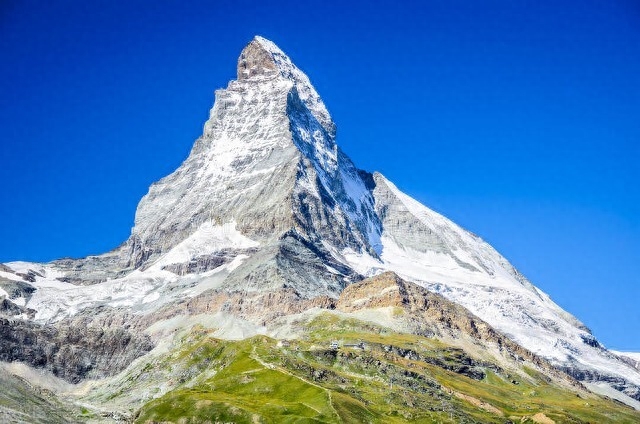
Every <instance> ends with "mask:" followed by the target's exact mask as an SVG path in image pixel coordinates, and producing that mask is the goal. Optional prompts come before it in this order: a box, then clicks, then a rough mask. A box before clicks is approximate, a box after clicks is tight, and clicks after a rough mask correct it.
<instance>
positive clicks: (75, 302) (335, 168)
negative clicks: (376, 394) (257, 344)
mask: <svg viewBox="0 0 640 424" xmlns="http://www.w3.org/2000/svg"><path fill="white" fill-rule="evenodd" d="M237 70H238V79H237V80H235V81H231V82H230V83H229V84H228V86H227V87H226V88H225V89H220V90H217V91H216V100H215V103H214V106H213V108H212V109H211V112H210V116H209V119H208V120H207V121H206V123H205V124H204V130H203V134H202V136H201V137H200V138H198V139H197V140H196V142H195V144H194V146H193V149H192V150H191V152H190V154H189V156H188V157H187V159H186V160H185V161H184V162H183V163H182V164H181V165H180V167H179V168H178V169H176V170H175V171H174V172H173V173H171V174H170V175H168V176H167V177H165V178H163V179H161V180H160V181H158V182H156V183H154V184H153V185H152V186H151V187H150V188H149V192H148V193H147V194H146V195H145V196H144V197H143V198H142V199H141V201H140V203H139V205H138V208H137V210H136V216H135V225H134V227H133V229H132V232H131V236H130V237H129V239H128V240H126V241H125V242H124V243H123V244H122V245H121V246H120V247H118V248H117V249H115V250H114V251H112V252H109V253H106V254H104V255H99V256H92V257H89V258H84V259H64V260H59V261H55V262H52V263H50V264H30V263H24V262H16V263H10V264H7V265H6V266H3V267H2V268H1V269H0V278H2V280H1V281H3V283H2V285H0V287H6V289H0V290H2V291H0V296H2V295H5V294H4V293H6V295H5V297H10V296H19V298H16V299H15V302H14V300H11V302H12V304H13V305H16V307H17V309H16V308H14V307H13V306H11V305H10V304H7V305H6V307H5V311H7V313H8V314H10V315H13V316H14V317H18V318H19V319H22V320H24V322H23V323H20V324H19V325H18V324H15V325H16V326H17V327H16V328H22V327H20V326H24V325H25V324H24V323H29V325H31V319H33V322H34V323H35V324H33V325H37V326H41V327H37V328H38V329H36V327H34V326H29V325H27V326H26V327H25V328H24V329H21V330H20V331H22V333H21V334H27V333H28V334H33V335H34V337H35V339H37V340H39V341H38V342H36V345H38V344H41V343H45V342H46V343H49V340H54V339H55V340H56V341H55V342H52V343H54V344H56V343H62V342H63V339H64V337H63V338H62V339H61V338H60V337H61V336H60V334H61V333H56V334H55V335H54V334H51V337H49V335H48V334H49V333H47V331H49V330H45V329H46V328H48V327H46V325H50V324H56V325H58V326H60V328H62V327H63V326H65V325H67V324H68V323H69V322H73V319H74V317H75V316H77V315H78V314H81V313H85V314H89V315H90V314H91V311H94V310H97V309H100V308H103V309H100V310H105V309H104V308H107V309H106V310H108V311H112V310H113V311H119V312H114V313H120V311H122V310H126V311H128V313H130V314H131V315H132V316H135V317H136V318H135V321H136V325H138V326H139V327H137V331H142V330H144V329H145V327H144V325H148V326H151V325H152V324H153V323H154V320H159V319H161V318H167V317H169V316H176V315H179V314H183V315H184V314H196V313H210V312H214V311H220V310H225V311H227V312H229V313H231V312H233V313H236V314H240V315H242V316H246V317H247V318H250V319H251V320H253V321H254V322H258V323H260V322H264V321H267V320H268V319H270V318H273V317H275V316H278V315H280V314H282V313H283V311H288V312H291V313H295V312H299V311H300V308H303V307H307V306H313V305H316V304H322V305H329V304H332V302H333V303H335V302H336V300H337V299H338V297H339V296H340V293H341V292H342V291H343V290H344V289H345V287H347V290H355V288H354V289H351V288H348V287H349V285H350V284H353V283H355V282H358V281H360V280H362V279H363V278H365V277H370V276H375V275H377V274H380V273H382V272H384V271H393V272H395V273H396V274H397V275H399V276H400V277H402V278H403V279H404V280H407V281H411V282H413V283H415V284H417V285H419V286H421V287H423V288H427V289H429V290H430V291H432V292H435V293H439V294H440V295H442V296H443V298H446V299H448V300H449V301H453V302H455V303H456V304H458V305H461V306H463V307H465V308H467V309H469V310H470V311H471V313H472V315H473V316H476V317H479V319H482V320H484V321H486V322H487V323H488V325H490V327H482V326H478V324H477V322H476V321H474V320H473V319H471V318H468V319H466V320H465V319H462V318H454V315H455V314H456V313H458V312H460V311H457V310H456V309H455V307H449V306H447V307H446V308H444V309H443V308H437V309H430V305H431V304H432V303H433V302H435V304H438V302H441V301H442V298H440V297H433V296H432V295H427V294H424V293H422V292H421V293H418V292H416V291H415V290H413V289H412V288H409V286H407V285H404V286H403V285H402V284H397V285H396V287H397V289H395V288H394V289H393V290H394V291H389V292H388V294H386V295H384V296H387V295H388V296H392V297H391V298H386V297H384V296H382V297H381V295H380V294H378V295H376V296H373V297H371V299H370V300H367V302H369V301H370V302H390V301H398V302H401V303H402V302H405V301H406V302H408V304H410V305H412V307H413V308H417V309H420V308H424V311H423V313H424V314H427V315H428V314H430V313H431V312H434V311H440V312H438V313H441V314H443V315H441V316H437V317H436V316H430V318H433V319H436V321H437V322H444V323H447V322H448V320H449V319H450V320H451V327H450V328H449V329H448V330H447V329H446V328H445V327H434V328H430V329H429V328H424V331H433V332H436V331H439V332H444V333H448V332H451V331H454V332H455V331H477V332H478V337H480V336H482V334H485V333H483V332H486V337H489V336H490V333H491V331H498V332H501V333H504V334H505V335H506V336H508V338H509V339H511V340H513V341H515V342H516V343H518V344H519V345H521V346H523V347H524V348H527V349H529V350H530V351H532V352H533V353H534V354H535V355H538V356H540V357H544V358H546V359H548V360H549V361H550V362H551V363H553V364H554V365H555V366H557V367H561V368H562V369H564V370H566V371H567V372H569V373H571V374H572V375H575V376H578V377H579V378H584V379H593V380H597V381H614V380H615V381H616V384H615V386H616V387H617V388H618V389H622V390H623V391H624V392H625V393H627V394H629V395H631V396H634V397H636V398H639V397H640V396H639V395H638V388H639V387H640V373H638V371H637V370H636V369H634V368H633V367H631V366H630V365H628V364H627V363H625V362H623V361H622V360H620V359H619V358H618V357H617V356H615V355H612V354H610V353H608V352H607V351H606V349H604V348H602V347H601V346H600V345H599V344H598V343H597V340H595V338H594V337H593V336H592V335H591V334H590V332H589V330H588V329H587V328H586V327H585V326H584V325H583V324H581V323H580V322H579V321H578V320H577V319H576V318H574V317H573V316H571V315H570V314H569V313H567V312H566V311H564V310H562V309H561V308H560V307H559V306H557V305H556V304H555V303H553V302H552V301H551V299H550V298H549V297H548V296H547V295H546V294H544V293H542V292H541V291H540V290H538V289H537V288H536V287H535V286H533V285H532V284H531V283H530V282H529V281H528V280H527V279H526V278H525V277H524V276H522V275H521V274H520V273H519V272H518V271H517V270H516V269H515V268H514V267H513V266H512V265H511V264H509V262H508V261H507V260H506V259H505V258H504V257H502V256H501V255H500V254H499V253H498V252H496V251H495V250H494V249H493V248H492V247H491V246H489V245H488V244H487V243H485V242H484V241H483V240H481V239H480V238H478V237H477V236H475V235H473V234H471V233H469V232H467V231H465V230H464V229H462V228H460V227H459V226H457V225H456V224H455V223H453V222H451V221H450V220H448V219H446V218H445V217H443V216H442V215H439V214H437V213H436V212H434V211H432V210H430V209H428V208H426V207H425V206H423V205H421V204H420V203H418V202H417V201H415V200H414V199H412V198H410V197H409V196H407V195H406V194H404V193H402V192H401V191H400V190H398V188H396V187H395V186H394V185H393V183H391V182H390V181H388V180H387V179H386V178H385V177H384V176H382V175H381V174H379V173H373V174H372V173H368V172H365V171H362V170H359V169H357V167H356V166H355V165H354V164H353V163H352V161H351V160H350V159H349V158H348V157H347V156H346V155H345V154H344V153H343V152H342V151H341V150H340V148H339V147H338V146H337V144H336V127H335V124H334V123H333V121H332V119H331V116H330V115H329V112H328V111H327V108H326V107H325V105H324V103H323V102H322V100H321V98H320V96H319V95H318V93H317V92H316V90H315V89H314V87H313V85H312V84H311V83H310V81H309V79H308V77H307V76H306V75H305V74H304V73H303V72H302V71H300V69H298V68H297V67H296V66H295V65H294V64H293V63H292V61H291V60H290V59H289V57H288V56H287V55H285V54H284V53H283V52H282V50H280V49H279V48H278V47H277V46H276V45H275V44H273V43H272V42H271V41H269V40H266V39H264V38H262V37H256V38H255V39H254V40H253V41H251V42H250V43H249V44H248V45H247V46H246V47H245V49H244V50H243V51H242V53H241V55H240V57H239V59H238V64H237ZM29 287H33V288H34V290H33V291H31V289H30V288H29ZM356 287H357V286H356ZM374 287H375V286H374ZM401 287H404V288H401ZM411 287H413V286H411ZM372 290H374V291H375V289H372ZM381 290H382V291H384V290H386V288H381ZM16 293H18V294H16ZM347 293H349V291H348V292H347ZM385 293H387V292H385ZM394 296H395V297H394ZM407 296H408V297H407ZM18 299H21V300H18ZM222 299H224V300H222ZM317 299H321V300H317ZM16 302H17V303H16ZM314 302H315V303H314ZM288 303H290V304H291V305H287V304H288ZM265 304H266V305H269V307H268V308H265V307H264V305H265ZM402 304H403V305H404V303H402ZM185 305H187V306H188V308H187V309H184V307H185ZM300 305H302V306H300ZM442 305H443V304H441V305H440V306H442ZM338 307H345V308H351V307H355V306H354V305H351V306H349V305H347V304H340V303H338ZM21 308H22V309H21ZM28 311H32V312H28ZM442 311H449V312H447V313H446V314H445V313H444V312H442ZM456 311H457V312H456ZM434 313H435V312H434ZM427 315H425V318H426V317H427ZM30 316H31V317H30ZM461 316H463V317H466V316H467V315H464V314H463V315H461ZM143 323H146V324H143ZM473 323H475V324H473ZM418 324H419V323H416V325H418ZM12 325H14V324H11V323H8V324H7V326H6V328H11V326H12ZM443 325H444V324H443ZM474 325H475V330H474ZM489 328H491V329H495V330H489ZM483 329H484V330H483ZM445 330H446V331H445ZM7 331H8V330H7ZM25 332H27V333H25ZM29 332H32V333H29ZM36 333H38V334H46V336H44V338H39V337H36ZM444 333H443V334H444ZM92 337H93V336H92ZM114 337H117V338H118V340H124V339H123V337H124V338H126V337H127V336H126V335H122V334H120V335H116V336H114ZM482 337H484V336H482ZM492 337H493V336H492ZM496 337H497V336H496ZM89 339H90V340H88V341H87V343H88V345H86V346H82V347H81V350H82V349H86V350H87V352H88V351H92V350H96V349H97V350H100V349H101V348H100V347H99V346H98V345H96V344H95V343H98V344H99V343H100V342H99V341H98V340H97V339H96V340H94V339H95V338H94V339H92V338H91V337H90V338H89ZM98 339H100V338H99V337H98ZM132 340H134V339H132ZM135 340H137V341H135V343H134V345H135V348H131V347H130V346H129V344H127V343H125V344H127V347H125V348H123V350H122V351H121V352H122V354H123V355H124V356H123V357H124V358H126V360H131V359H132V358H134V357H136V355H138V354H142V353H143V352H144V350H145V349H146V348H147V347H148V346H147V344H146V343H147V342H146V341H144V340H138V339H135ZM505 340H506V339H505ZM41 341H42V342H41ZM114 342H115V343H117V341H115V340H114ZM0 343H4V344H5V345H6V346H9V345H10V343H9V342H6V341H3V342H0ZM7 343H9V344H7ZM20 343H26V345H30V344H29V343H27V341H26V338H25V339H24V340H22V341H20ZM503 343H506V342H503ZM6 346H5V351H6V349H8V348H6ZM11 349H12V348H11ZM11 349H9V350H11ZM34 349H36V351H37V350H38V349H40V348H39V347H37V346H36V347H34ZM129 349H133V350H132V351H133V352H135V353H134V354H131V355H129V353H128V352H129ZM111 353H113V354H116V352H115V351H114V352H111ZM111 353H109V352H106V351H105V355H106V356H105V357H108V355H109V354H111ZM29 355H30V354H29ZM88 355H89V356H88V357H89V358H91V361H93V362H92V363H94V362H95V363H96V364H98V363H100V361H101V359H99V358H97V357H95V358H94V357H92V356H91V354H88ZM127 355H129V356H127ZM27 356H28V355H27V354H26V353H25V352H23V353H20V354H15V355H14V356H11V358H12V359H15V360H20V359H21V358H22V360H27V362H30V363H34V361H31V360H30V359H28V358H27ZM36 356H37V355H36ZM25 358H27V359H25ZM35 362H37V361H35ZM54 362H55V361H54ZM63 362H64V363H65V364H69V363H70V362H69V361H67V360H65V361H63ZM37 363H38V364H40V362H37ZM46 363H47V364H49V363H50V362H49V360H47V361H46ZM71 363H73V361H71ZM69 367H70V370H66V371H64V372H63V374H64V375H68V376H70V377H68V378H70V379H71V380H74V379H76V378H82V377H83V375H82V373H79V372H75V371H73V368H74V367H75V365H70V366H69ZM98 368H99V367H98ZM96 369H97V368H96ZM96 372H97V371H96ZM105 373H108V372H106V371H105ZM619 379H622V381H623V382H624V383H620V380H619Z"/></svg>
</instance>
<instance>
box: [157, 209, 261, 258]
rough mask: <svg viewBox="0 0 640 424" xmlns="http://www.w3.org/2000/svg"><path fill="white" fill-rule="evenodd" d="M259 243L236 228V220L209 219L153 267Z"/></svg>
mask: <svg viewBox="0 0 640 424" xmlns="http://www.w3.org/2000/svg"><path fill="white" fill-rule="evenodd" d="M259 244H260V243H258V242H256V241H254V240H251V239H250V238H248V237H245V236H244V235H242V234H241V233H240V232H239V231H238V230H237V229H236V222H235V221H231V222H229V223H225V224H222V225H213V224H212V223H211V222H210V221H207V222H205V223H204V224H202V225H201V226H200V227H199V228H198V229H197V230H196V231H195V232H193V234H191V235H190V236H189V237H187V238H186V239H185V240H183V241H182V242H180V243H179V244H178V245H177V246H175V247H174V248H172V249H171V250H170V251H169V252H167V253H166V254H165V255H164V256H162V257H161V258H160V259H159V260H158V261H156V262H155V263H154V264H153V266H152V267H151V269H155V270H159V269H162V267H164V266H166V265H170V264H180V263H185V262H189V261H190V260H191V259H193V258H196V257H198V256H202V255H208V254H211V253H213V252H217V251H220V250H222V249H224V248H233V249H246V248H251V247H257V246H258V245H259Z"/></svg>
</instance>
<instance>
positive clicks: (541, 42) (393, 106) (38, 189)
mask: <svg viewBox="0 0 640 424" xmlns="http://www.w3.org/2000/svg"><path fill="white" fill-rule="evenodd" d="M480 3H481V4H480ZM255 34H260V35H263V36H265V37H267V38H270V39H272V40H273V41H274V42H275V43H276V44H278V45H279V46H280V47H281V48H282V49H283V50H284V51H285V52H287V53H288V54H289V55H290V56H291V57H292V59H293V61H294V62H295V63H296V64H298V66H300V67H301V68H302V69H303V70H304V71H305V72H306V73H307V74H308V75H309V76H310V78H311V80H312V82H313V83H314V85H315V86H316V88H317V89H318V91H319V93H320V94H321V96H322V97H323V98H324V100H325V102H326V104H327V106H328V108H329V110H330V111H331V113H332V115H333V117H334V119H335V121H336V123H337V125H338V143H339V144H340V145H341V147H342V148H343V150H345V151H346V152H347V154H349V155H350V156H351V157H352V159H353V160H354V161H355V162H356V164H358V165H359V166H360V167H361V168H364V169H367V170H370V171H373V170H379V171H381V172H382V173H384V174H385V175H386V176H387V177H388V178H390V179H391V180H392V181H394V182H395V183H396V184H397V185H398V186H399V187H400V188H401V189H403V190H404V191H406V192H407V193H409V194H411V195H412V196H414V197H416V198H417V199H419V200H420V201H422V202H423V203H425V204H427V205H428V206H430V207H432V208H433V209H435V210H437V211H439V212H442V213H443V214H445V215H446V216H448V217H450V218H452V219H453V220H454V221H456V222H457V223H459V224H461V225H462V226H464V227H465V228H467V229H469V230H471V231H473V232H474V233H476V234H479V235H480V236H481V237H483V238H484V239H485V240H487V241H488V242H490V243H491V244H493V245H494V246H495V247H496V248H497V249H498V250H499V251H500V252H501V253H503V254H504V255H505V256H506V257H507V258H508V259H509V260H511V261H512V262H513V264H514V265H515V266H516V267H518V268H519V269H520V270H521V271H522V272H523V273H524V274H525V275H527V276H528V277H529V278H530V279H531V280H532V281H533V282H534V284H536V285H537V286H539V287H541V288H542V289H543V290H545V291H547V292H548V293H550V294H551V296H552V298H553V299H554V300H555V301H556V302H557V303H559V304H560V305H561V306H563V307H564V308H566V309H567V310H568V311H570V312H572V313H574V314H575V315H576V316H577V317H578V318H580V319H581V320H583V321H584V322H585V323H586V324H587V325H588V326H589V327H590V328H592V329H593V330H594V333H595V335H596V336H597V337H598V338H599V339H600V340H601V341H602V342H603V343H604V344H605V345H607V346H608V347H611V348H617V349H627V350H636V351H640V330H639V329H640V307H639V303H640V284H639V283H640V281H639V275H640V188H639V184H638V182H639V181H640V178H639V177H640V166H638V160H639V159H640V143H639V142H640V6H639V4H638V2H637V1H634V0H617V1H616V0H610V1H590V0H582V1H557V0H555V1H544V0H543V1H524V0H523V1H512V0H504V1H483V2H477V1H470V0H469V1H455V0H453V1H451V0H446V1H445V0H443V1H416V2H413V3H411V2H404V1H397V0H395V1H388V2H384V1H367V2H360V3H358V2H353V1H352V2H330V1H318V2H306V1H292V2H254V1H248V2H245V1H238V0H234V1H215V2H205V1H162V0H156V1H145V2H142V1H135V0H133V1H97V0H95V1H86V0H83V1H64V0H62V1H56V2H43V1H28V0H3V1H0V58H1V65H0V137H1V139H0V140H1V143H0V159H1V164H2V166H1V167H0V199H1V203H0V261H10V260H31V261H47V260H52V259H55V258H58V257H63V256H76V257H77V256H84V255H87V254H96V253H101V252H104V251H106V250H109V249H111V248H113V247H115V246H117V245H118V244H120V243H121V242H122V241H124V240H125V239H126V238H127V236H128V234H129V231H130V228H131V226H132V225H133V217H134V211H135V207H136V204H137V202H138V200H139V199H140V197H141V196H142V195H144V194H145V193H146V191H147V188H148V186H149V184H151V183H152V182H153V181H155V180H157V179H159V178H160V177H162V176H164V175H166V174H168V173H169V172H171V171H172V170H173V169H175V168H176V167H177V166H178V165H179V164H180V163H181V161H182V160H184V158H185V157H186V156H187V154H188V152H189V150H190V148H191V145H192V143H193V141H194V140H195V139H196V138H197V137H198V136H199V135H200V132H201V129H202V124H203V123H204V121H205V120H206V118H207V116H208V111H209V108H210V107H211V104H212V101H213V90H214V89H216V88H220V87H223V86H226V84H227V82H228V81H229V80H230V79H232V78H234V76H235V65H236V59H237V56H238V54H239V53H240V50H241V49H242V47H243V46H244V45H245V44H246V43H247V42H248V41H249V40H250V39H251V38H252V37H253V36H254V35H255Z"/></svg>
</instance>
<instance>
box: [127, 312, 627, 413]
mask: <svg viewBox="0 0 640 424" xmlns="http://www.w3.org/2000/svg"><path fill="white" fill-rule="evenodd" d="M306 330H307V331H306V336H305V337H304V338H303V339H302V340H296V341H294V342H292V344H291V346H290V347H287V348H281V347H278V346H277V345H276V341H275V340H273V339H270V338H268V337H265V336H256V337H253V338H250V339H246V340H242V341H222V340H217V339H215V338H212V337H210V336H209V333H208V332H207V331H206V330H203V329H196V330H195V331H193V332H192V333H191V334H190V335H189V336H188V337H187V338H185V339H184V340H183V342H182V345H181V346H180V348H179V349H177V350H176V351H174V352H171V353H170V354H168V355H166V356H165V357H164V358H162V359H161V360H158V361H157V363H154V364H152V366H145V367H144V369H145V370H146V371H145V372H157V370H158V369H164V370H166V369H169V368H170V369H172V371H173V372H175V373H177V374H178V375H180V376H181V378H180V380H179V384H176V385H175V387H174V388H173V389H172V390H170V391H168V392H167V393H165V394H164V395H163V396H160V397H159V398H157V399H154V400H152V401H150V402H148V403H147V404H145V405H144V406H143V407H142V408H141V409H140V411H138V413H137V417H136V422H138V423H146V422H174V423H210V422H234V423H243V422H247V423H293V422H295V423H305V422H309V423H337V422H344V423H366V422H371V423H402V422H424V423H460V422H480V423H504V422H506V421H507V420H508V419H511V420H512V421H514V422H520V421H521V420H524V421H523V422H526V421H527V420H528V418H529V417H531V416H532V415H534V414H535V413H538V412H542V413H544V414H545V415H546V416H547V417H549V418H551V419H553V420H555V421H556V422H558V423H565V422H566V423H586V422H591V423H603V422H620V423H633V422H640V414H639V413H638V412H637V411H634V410H632V409H630V408H627V407H624V406H621V405H618V404H616V403H614V402H611V401H608V400H605V399H603V398H599V397H597V396H595V395H589V396H588V398H585V397H584V395H581V396H580V397H579V396H577V394H576V393H575V392H573V391H570V390H567V389H564V388H562V387H559V386H556V385H553V384H552V383H549V382H547V381H548V379H547V378H546V377H545V376H543V375H541V374H539V373H538V372H537V371H535V370H533V369H527V370H525V371H526V372H527V373H528V375H529V377H512V376H507V375H506V374H505V375H502V374H504V373H502V371H501V370H500V369H499V368H497V367H493V368H492V369H486V370H485V375H486V377H485V378H484V379H483V380H481V381H479V380H473V379H471V378H468V377H466V376H465V375H462V374H457V373H455V372H452V371H449V370H448V369H451V368H448V367H449V365H455V362H456V361H459V360H460V358H463V357H464V352H462V351H461V350H460V349H456V348H453V347H451V346H448V345H446V344H444V343H442V342H441V341H438V340H435V339H431V338H425V337H420V336H415V335H410V334H398V333H394V332H393V331H390V330H389V329H385V328H383V327H379V326H375V325H371V324H369V323H364V322H360V321H357V320H351V319H349V320H345V319H340V318H339V317H337V316H335V315H332V314H329V313H327V314H322V315H320V316H318V317H317V318H315V319H313V320H312V321H311V322H309V323H308V324H306ZM333 339H338V340H344V341H345V342H350V341H356V340H363V341H365V343H367V344H368V348H367V349H366V350H364V351H363V350H360V349H350V348H343V349H340V350H338V351H337V352H336V351H332V350H330V349H328V346H327V345H328V342H329V341H330V340H333ZM389 347H393V349H390V348H389ZM399 349H400V350H402V351H403V352H409V351H410V352H414V353H415V355H413V356H411V355H407V356H408V357H403V356H400V355H398V354H397V353H395V352H398V351H400V350H399ZM416 358H418V359H416ZM432 358H438V359H439V360H440V362H437V361H435V362H434V361H430V359H432ZM434 363H436V364H440V365H434ZM443 364H444V365H443ZM494 370H496V371H495V372H494ZM501 373H502V374H501ZM141 377H142V376H139V378H141ZM513 379H516V380H517V382H518V384H514V383H513V382H512V380H513ZM456 393H458V394H459V393H463V394H465V395H467V396H470V397H471V398H466V399H460V398H459V395H458V396H456ZM483 402H484V403H483ZM479 403H482V405H484V407H479V406H478V404H479ZM485 403H486V404H489V405H491V407H493V408H497V409H498V410H499V413H496V411H495V410H487V407H486V404H485ZM491 407H488V409H491Z"/></svg>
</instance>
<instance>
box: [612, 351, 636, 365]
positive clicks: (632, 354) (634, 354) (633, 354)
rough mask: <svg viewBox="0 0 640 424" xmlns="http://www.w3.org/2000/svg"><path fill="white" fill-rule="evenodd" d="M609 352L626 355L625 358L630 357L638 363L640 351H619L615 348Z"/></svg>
mask: <svg viewBox="0 0 640 424" xmlns="http://www.w3.org/2000/svg"><path fill="white" fill-rule="evenodd" d="M611 352H613V353H615V354H616V355H621V356H626V357H627V358H631V359H633V360H634V361H638V363H640V352H620V351H617V350H612V351H611Z"/></svg>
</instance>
